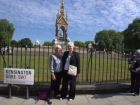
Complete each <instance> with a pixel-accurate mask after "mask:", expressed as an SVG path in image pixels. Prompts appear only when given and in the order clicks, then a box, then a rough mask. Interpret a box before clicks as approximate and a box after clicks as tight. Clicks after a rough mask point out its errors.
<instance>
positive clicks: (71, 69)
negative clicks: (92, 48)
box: [68, 65, 77, 76]
mask: <svg viewBox="0 0 140 105" xmlns="http://www.w3.org/2000/svg"><path fill="white" fill-rule="evenodd" d="M68 74H69V75H71V76H76V75H77V67H76V66H73V65H69V70H68Z"/></svg>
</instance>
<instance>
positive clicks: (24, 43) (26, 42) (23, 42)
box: [18, 38, 33, 47]
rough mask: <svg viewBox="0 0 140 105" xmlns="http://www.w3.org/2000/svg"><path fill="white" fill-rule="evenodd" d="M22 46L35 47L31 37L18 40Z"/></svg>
mask: <svg viewBox="0 0 140 105" xmlns="http://www.w3.org/2000/svg"><path fill="white" fill-rule="evenodd" d="M18 44H19V46H20V47H33V44H32V42H31V40H30V39H29V38H23V39H21V40H20V41H19V42H18Z"/></svg>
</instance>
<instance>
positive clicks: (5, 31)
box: [0, 19, 15, 45]
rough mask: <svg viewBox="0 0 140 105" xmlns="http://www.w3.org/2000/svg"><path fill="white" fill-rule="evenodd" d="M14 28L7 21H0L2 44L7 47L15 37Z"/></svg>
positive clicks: (0, 39)
mask: <svg viewBox="0 0 140 105" xmlns="http://www.w3.org/2000/svg"><path fill="white" fill-rule="evenodd" d="M14 30H15V28H14V26H13V24H12V23H9V21H7V20H6V19H1V20H0V43H4V44H6V45H9V44H10V41H11V39H12V37H13V33H14Z"/></svg>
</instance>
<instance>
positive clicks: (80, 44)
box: [74, 41, 85, 47]
mask: <svg viewBox="0 0 140 105" xmlns="http://www.w3.org/2000/svg"><path fill="white" fill-rule="evenodd" d="M74 45H75V46H77V47H85V44H84V42H81V41H74Z"/></svg>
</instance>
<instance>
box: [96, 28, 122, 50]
mask: <svg viewBox="0 0 140 105" xmlns="http://www.w3.org/2000/svg"><path fill="white" fill-rule="evenodd" d="M122 42H123V35H122V33H120V32H116V31H115V30H102V31H100V32H98V33H96V36H95V43H96V45H97V48H99V49H101V50H103V49H104V48H107V49H115V48H121V47H123V46H122V45H123V43H122Z"/></svg>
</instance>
